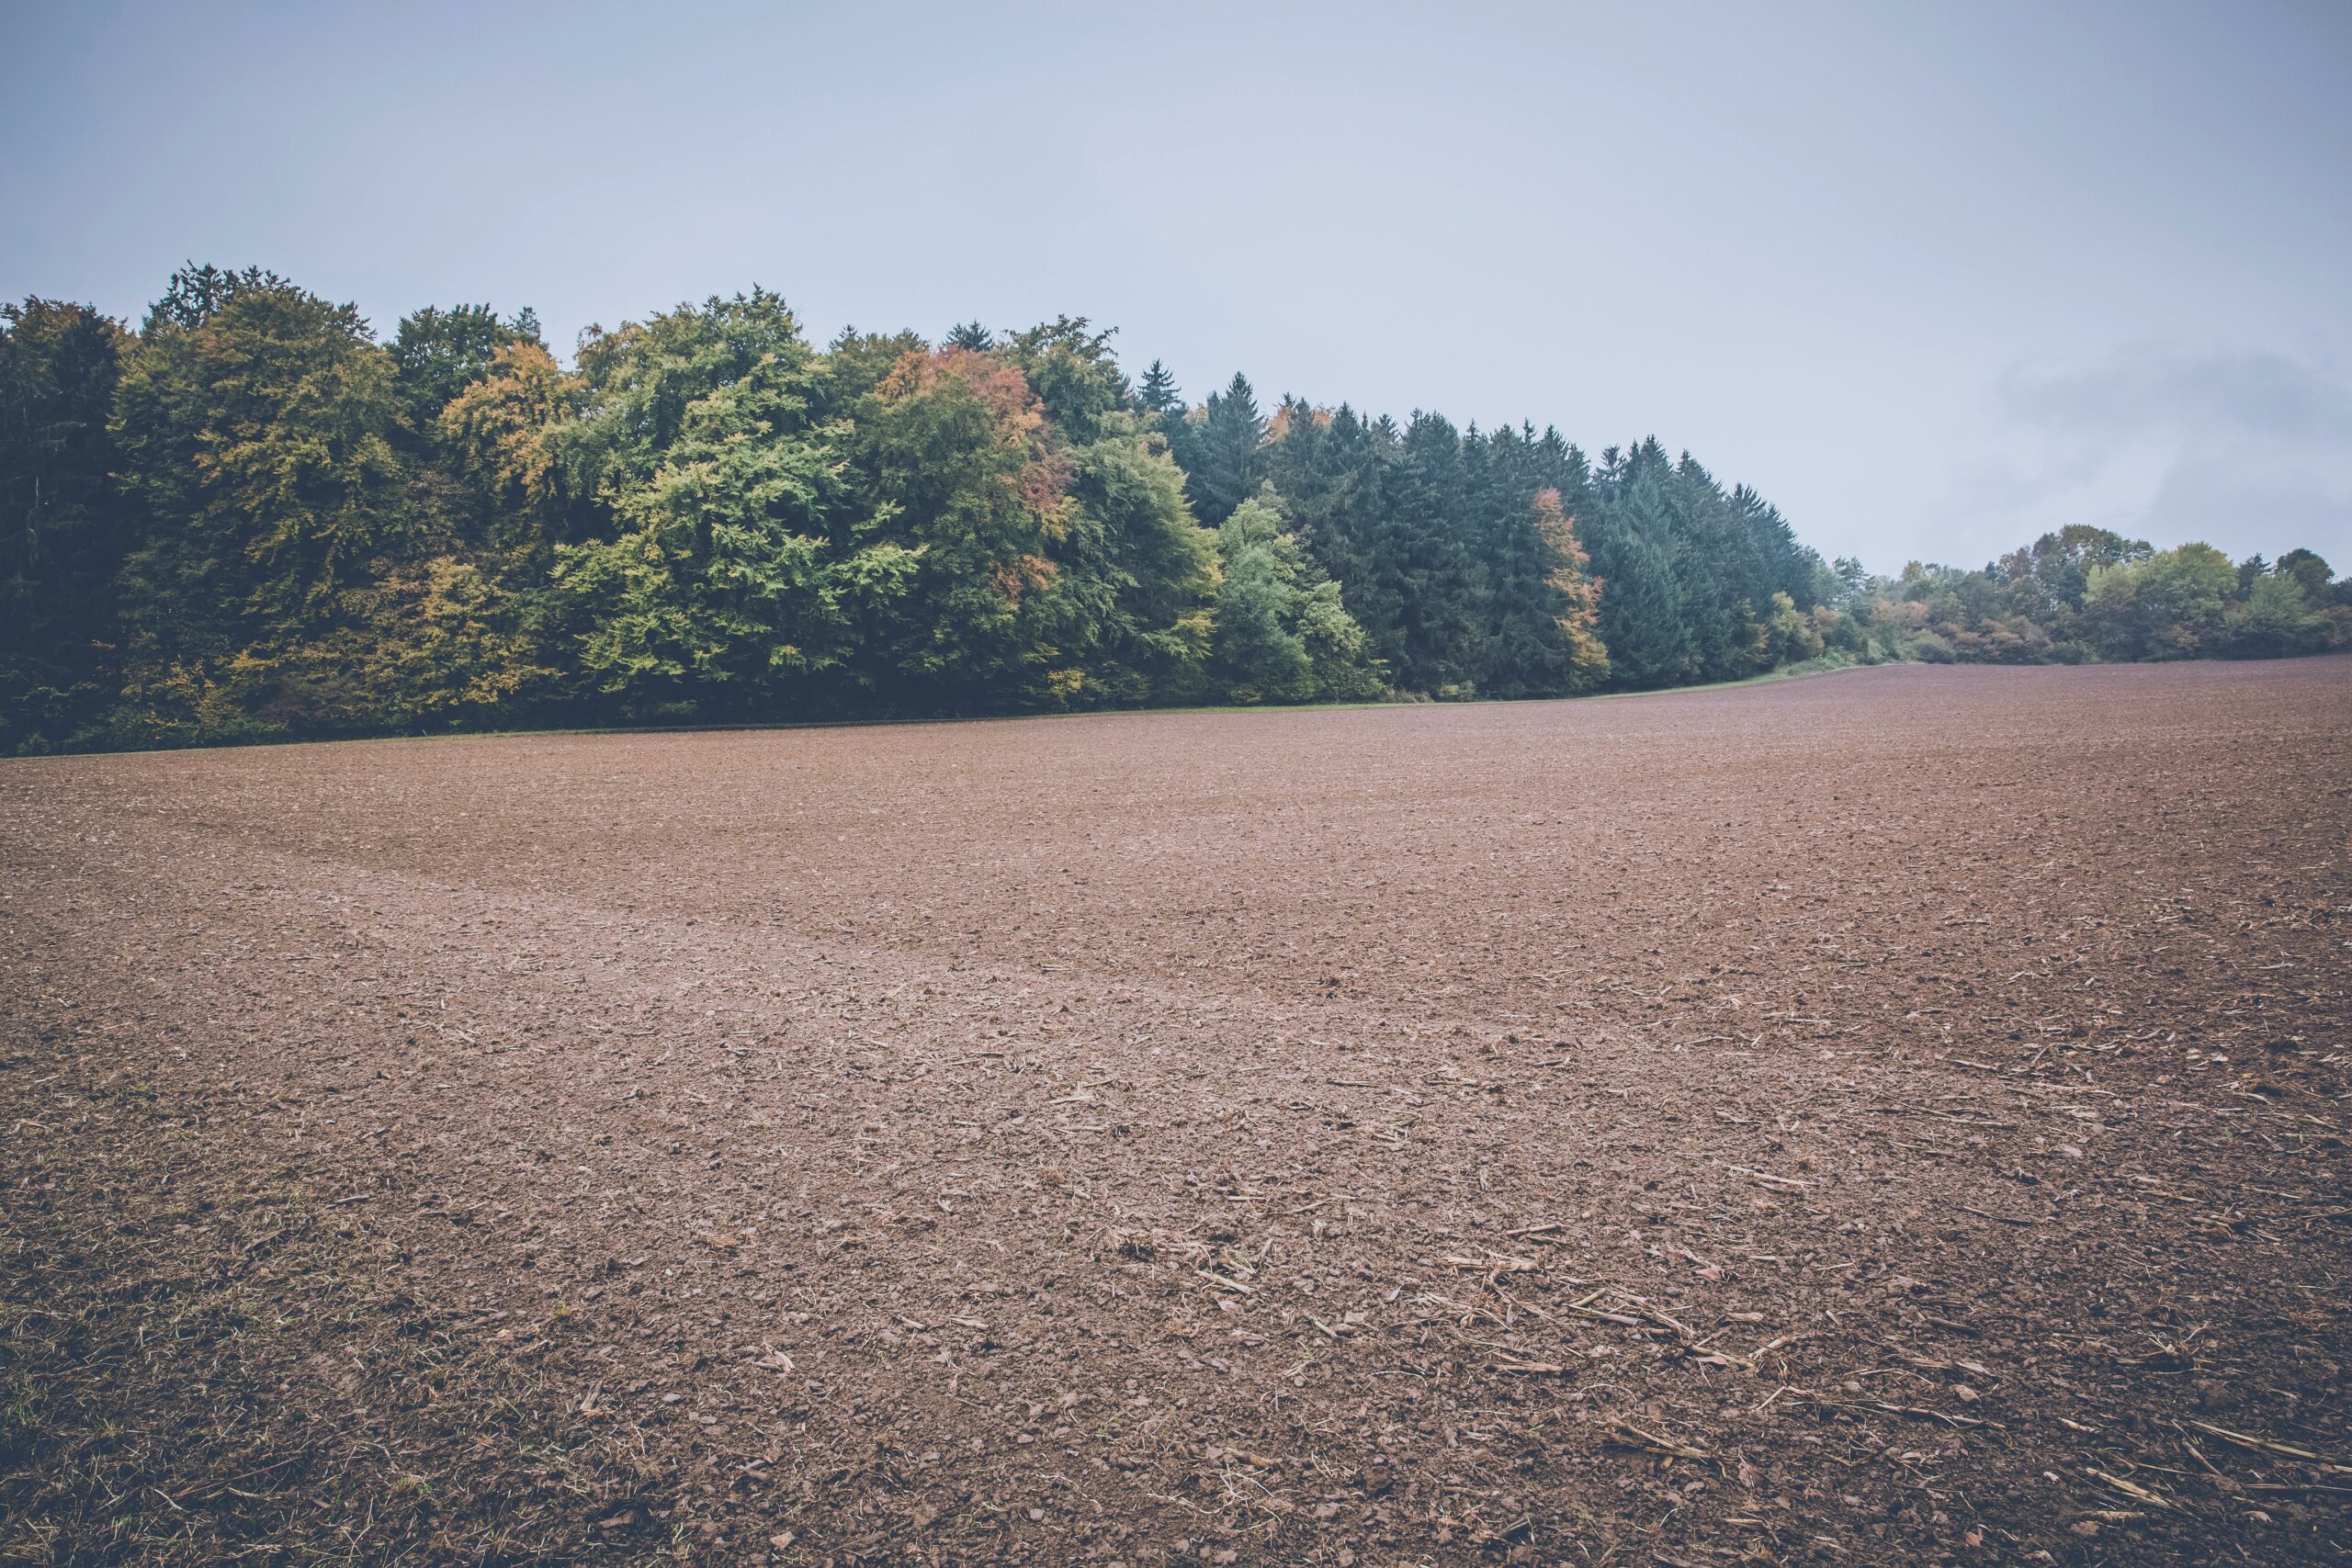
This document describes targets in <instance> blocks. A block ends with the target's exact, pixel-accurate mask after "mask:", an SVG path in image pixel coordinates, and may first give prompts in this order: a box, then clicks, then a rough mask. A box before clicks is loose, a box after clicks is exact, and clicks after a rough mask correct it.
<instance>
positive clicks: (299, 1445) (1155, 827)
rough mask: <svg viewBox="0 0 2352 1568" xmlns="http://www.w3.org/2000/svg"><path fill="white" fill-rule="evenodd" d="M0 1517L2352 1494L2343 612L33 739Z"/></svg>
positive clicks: (1614, 1508)
mask: <svg viewBox="0 0 2352 1568" xmlns="http://www.w3.org/2000/svg"><path fill="white" fill-rule="evenodd" d="M0 835H4V836H0V894H5V902H0V919H4V920H5V923H0V1128H6V1135H5V1137H0V1182H5V1213H0V1232H4V1234H0V1249H5V1250H0V1258H5V1259H6V1264H5V1267H0V1306H4V1307H5V1313H6V1316H5V1320H4V1321H0V1376H5V1379H6V1386H5V1388H0V1406H5V1408H0V1472H5V1475H0V1556H6V1557H8V1558H10V1559H11V1560H25V1561H40V1562H46V1561H58V1562H65V1561H80V1562H99V1561H128V1560H146V1561H155V1562H165V1561H170V1562H193V1561H205V1560H212V1559H219V1560H223V1561H226V1560H229V1559H232V1558H234V1559H236V1560H237V1561H241V1562H272V1561H277V1562H306V1561H313V1560H319V1559H327V1560H344V1559H349V1560H356V1561H364V1562H386V1561H391V1560H395V1559H398V1560H401V1561H404V1562H437V1561H476V1560H480V1561H497V1562H511V1561H526V1560H536V1559H546V1560H563V1561H592V1562H595V1561H614V1560H645V1559H650V1558H653V1557H657V1556H663V1557H667V1556H672V1555H674V1556H675V1557H677V1558H679V1559H684V1560H693V1561H710V1562H764V1561H768V1560H770V1559H771V1558H773V1559H775V1560H779V1561H783V1562H796V1563H797V1562H822V1561H826V1560H831V1561H832V1562H838V1563H847V1562H1110V1561H1114V1560H1124V1561H1125V1562H1129V1563H1137V1564H1142V1563H1160V1562H1186V1563H1190V1562H1280V1563H1295V1562H1329V1563H1340V1564H1347V1563H1361V1564H1364V1565H1366V1568H1374V1565H1385V1564H1392V1563H1405V1562H1573V1563H1587V1564H1597V1563H1603V1562H1617V1563H1639V1564H1648V1563H1653V1562H1656V1563H1668V1564H1678V1563H1679V1564H1699V1563H1723V1562H1816V1561H1817V1562H1836V1563H1846V1564H1858V1563H1897V1562H1962V1563H1966V1562H1987V1563H1990V1562H2002V1563H2008V1562H2056V1563H2067V1564H2075V1563H2083V1564H2087V1563H2095V1562H2109V1563H2127V1562H2301V1561H2312V1562H2339V1561H2342V1559H2343V1558H2344V1556H2345V1555H2346V1551H2347V1550H2348V1549H2352V1508H2347V1506H2346V1505H2347V1504H2352V1469H2347V1468H2346V1466H2347V1465H2352V1430H2347V1427H2352V1410H2347V1408H2346V1400H2345V1395H2346V1359H2347V1356H2352V1319H2347V1316H2346V1314H2347V1311H2352V1308H2348V1307H2347V1303H2346V1243H2347V1241H2352V1226H2347V1223H2346V1222H2347V1220H2352V1207H2347V1202H2352V1197H2348V1196H2347V1187H2346V1179H2345V1171H2346V1145H2345V1136H2346V1105H2345V1097H2346V1091H2347V1083H2346V1074H2347V1062H2346V1044H2347V1041H2346V1022H2347V1019H2352V996H2348V995H2347V992H2348V991H2352V954H2347V946H2352V660H2306V661H2301V662H2294V663H2286V664H2278V665H2267V666H2235V665H2217V664H2208V665H2193V666H2177V667H2169V668H2104V669H2088V670H2030V671H1996V670H1985V669H1956V670H1928V669H1921V668H1905V669H1888V670H1879V671H1862V672H1857V673H1852V674H1848V675H1841V676H1838V677H1835V678H1828V679H1822V680H1815V681H1805V682H1786V683H1781V684H1776V685H1765V686H1759V687H1752V688H1747V689H1737V690H1727V691H1719V692H1704V693H1691V694H1670V695H1662V696H1657V697H1646V698H1640V699H1634V700H1623V701H1608V702H1583V703H1565V704H1530V705H1493V706H1469V707H1423V708H1392V709H1379V710H1372V711H1358V712H1287V713H1272V714H1241V715H1162V716H1103V717H1092V718H1080V719H1060V720H1036V721H1014V722H1001V723H981V724H966V725H934V726H919V727H906V728H864V729H841V730H804V731H786V732H764V733H734V734H716V735H711V734H705V735H634V736H562V737H529V738H501V739H452V740H435V741H423V742H384V743H368V744H355V745H339V746H306V747H288V748H282V749H276V750H245V751H216V752H209V753H196V754H171V755H147V756H131V757H100V758H83V759H69V760H56V761H34V762H18V763H11V764H6V765H5V766H0Z"/></svg>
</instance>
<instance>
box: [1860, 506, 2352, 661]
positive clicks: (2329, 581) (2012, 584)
mask: <svg viewBox="0 0 2352 1568" xmlns="http://www.w3.org/2000/svg"><path fill="white" fill-rule="evenodd" d="M1833 570H1834V572H1835V573H1836V575H1837V577H1838V589H1837V590H1836V592H1834V593H1832V594H1831V595H1830V602H1831V603H1832V604H1834V605H1836V606H1837V607H1838V609H1839V610H1840V611H1841V613H1842V614H1843V615H1844V616H1845V618H1846V621H1847V623H1848V625H1849V626H1850V628H1851V633H1850V634H1849V642H1850V643H1851V645H1852V646H1853V647H1854V649H1855V650H1856V651H1857V652H1858V653H1859V654H1860V656H1861V657H1863V658H1865V659H1871V660H1880V659H1912V660H1924V661H1926V662H1929V663H1947V664H1948V663H1988V664H2084V663H2090V662H2093V661H2096V660H2165V659H2279V658H2285V657H2287V656H2290V655H2292V654H2300V653H2321V652H2326V651H2329V650H2332V649H2343V648H2347V647H2352V580H2346V581H2337V580H2336V577H2335V572H2334V570H2332V569H2331V568H2330V567H2329V566H2328V564H2327V562H2326V561H2325V560H2324V559H2323V558H2320V557H2319V556H2318V555H2316V554H2314V553H2313V552H2312V551H2310V550H2307V549H2296V550H2290V551H2288V552H2287V553H2286V554H2284V555H2282V556H2280V557H2279V558H2278V559H2277V560H2275V561H2271V560H2266V559H2264V558H2262V557H2261V556H2259V555H2255V556H2249V557H2248V558H2245V560H2242V561H2234V562H2233V561H2232V560H2231V559H2230V558H2229V557H2227V556H2225V555H2223V554H2222V552H2221V551H2219V550H2217V549H2215V548H2213V547H2212V546H2211V545H2206V544H2194V543H2192V544H2186V545H2182V546H2179V547H2177V548H2174V549H2169V550H2159V549H2156V548H2154V547H2152V546H2151V545H2150V544H2149V543H2148V541H2146V540H2145V539H2131V538H2126V537H2124V536H2122V535H2120V534H2117V533H2112V532H2110V531H2109V530H2108V529H2105V528H2094V527H2091V526H2088V525H2080V524H2078V525H2073V526H2070V527H2066V528H2063V529H2060V530H2059V531H2057V532H2056V533H2052V534H2044V535H2043V536H2041V538H2039V539H2037V540H2035V541H2034V542H2033V543H2032V544H2030V545H2028V546H2026V547H2023V548H2021V549H2017V550H2012V551H2010V552H2009V553H2008V554H2007V555H2005V556H2003V557H2001V558H1999V559H1998V560H1996V561H1993V562H1991V563H1989V564H1987V565H1985V566H1983V567H1980V568H1977V569H1975V570H1961V569H1959V568H1957V567H1947V566H1927V565H1922V564H1921V563H1919V562H1917V561H1914V562H1912V563H1911V564H1910V565H1908V566H1906V567H1905V568H1904V569H1903V572H1902V575H1901V576H1899V577H1894V578H1885V577H1873V576H1871V575H1870V574H1868V573H1866V572H1865V571H1863V570H1862V569H1861V566H1860V563H1859V562H1856V561H1852V560H1845V559H1840V560H1838V562H1836V563H1835V565H1834V567H1833Z"/></svg>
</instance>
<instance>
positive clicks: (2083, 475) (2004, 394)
mask: <svg viewBox="0 0 2352 1568" xmlns="http://www.w3.org/2000/svg"><path fill="white" fill-rule="evenodd" d="M1991 405H1992V412H1993V413H1994V415H1995V421H1994V423H1993V425H1992V426H1991V427H1990V428H1989V429H1988V430H1987V431H1986V432H1985V434H1986V435H1987V436H1988V438H1989V440H1990V445H1989V446H1988V449H1987V450H1986V451H1985V454H1984V455H1983V456H1982V457H1979V458H1977V459H1976V460H1975V461H1974V462H1973V463H1968V464H1964V465H1962V466H1960V467H1957V468H1955V470H1954V471H1953V473H1952V475H1951V491H1950V492H1949V493H1950V497H1951V506H1950V510H1949V512H1948V513H1947V517H1946V523H1947V526H1948V527H1949V528H1950V529H1951V532H1952V533H1953V535H1954V536H1955V543H1956V544H1958V543H1959V542H1961V541H1965V542H1966V544H1968V545H1970V546H1975V547H1997V546H1996V545H1995V541H1996V540H2013V539H2023V538H2027V537H2030V536H2033V535H2035V534H2038V533H2041V532H2042V531H2043V530H2045V529H2049V528H2054V527H2059V526H2062V525H2064V524H2067V523H2077V522H2079V523H2096V524H2098V525H2101V526H2104V527H2109V528H2114V529H2116V530H2118V531H2119V532H2121V533H2124V534H2128V535H2131V536H2134V537H2139V538H2145V539H2149V540H2151V541H2153V542H2154V543H2155V544H2156V545H2158V546H2159V547H2165V546H2170V545H2176V544H2179V543H2181V542H2183V541H2185V540H2188V539H2203V540H2205V541H2207V542H2208V543H2211V544H2212V545H2214V546H2216V547H2220V548H2222V549H2224V550H2227V551H2229V552H2230V553H2232V554H2234V555H2245V554H2250V553H2252V552H2255V551H2257V550H2259V551H2261V552H2263V553H2264V554H2267V555H2276V554H2278V553H2279V552H2280V551H2283V550H2286V549H2290V548H2292V547H2295V546H2297V545H2305V546H2310V547H2312V548H2315V549H2318V550H2319V551H2320V552H2321V553H2322V554H2324V555H2330V556H2331V557H2332V556H2335V555H2338V554H2343V553H2346V551H2347V549H2352V375H2347V374H2346V370H2345V368H2344V367H2340V366H2338V365H2336V364H2335V363H2332V362H2323V361H2319V360H2314V359H2310V358H2299V357H2296V356H2294V355H2286V354H2280V353H2276V352H2271V351H2268V350H2262V349H2232V350H2221V351H2198V350H2190V349H2187V348H2183V347H2180V346H2178V345H2177V344H2135V345H2132V346H2130V347H2126V348H2121V349H2118V350H2117V351H2115V352H2114V353H2112V354H2109V355H2106V356H2105V357H2103V358H2099V359H2096V360H2092V361H2088V362H2085V363H2080V364H2076V365H2071V366H2067V365H2058V366H2052V365H2047V364H2042V365H2035V364H2019V365H2017V366H2014V367H2011V368H2010V369H2009V370H2008V371H2007V372H2006V373H2004V374H2003V375H2001V376H2000V377H1998V378H1996V381H1995V383H1994V386H1993V388H1992V400H1991Z"/></svg>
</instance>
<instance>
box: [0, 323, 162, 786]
mask: <svg viewBox="0 0 2352 1568" xmlns="http://www.w3.org/2000/svg"><path fill="white" fill-rule="evenodd" d="M131 344H132V340H131V337H130V334H129V333H126V332H124V331H123V329H122V326H121V324H120V323H119V322H118V321H113V320H111V319H109V318H107V317H105V316H102V315H99V314H98V313H97V312H96V311H95V310H90V309H89V308H88V307H86V306H82V305H68V304H63V303H60V302H58V301H56V300H51V299H27V300H26V301H25V302H24V303H23V304H22V305H7V306H0V754H5V753H7V752H11V751H38V750H49V749H51V748H53V747H56V746H59V745H62V744H63V743H65V742H67V741H68V740H70V739H72V738H73V737H74V734H75V732H77V731H78V730H80V729H81V728H84V727H85V725H86V724H87V723H89V721H90V720H91V718H92V717H93V716H94V715H95V714H96V710H97V709H98V707H99V706H100V705H102V704H103V703H104V702H105V701H106V700H107V698H108V697H110V696H111V694H112V690H111V687H112V684H113V681H114V678H115V653H116V644H117V643H118V642H119V637H120V632H119V627H118V625H117V614H116V611H117V606H116V598H115V573H116V571H117V570H118V569H119V567H120V565H121V563H122V559H123V557H124V555H125V554H126V553H127V552H128V551H129V550H130V547H131V546H132V544H133V542H134V536H133V533H132V518H131V515H130V512H129V510H128V509H127V508H126V507H125V506H124V505H123V504H122V502H121V501H120V499H119V497H118V496H117V495H116V494H115V492H114V489H113V486H112V485H111V484H110V483H109V481H108V479H107V474H108V470H109V469H111V468H113V466H114V463H115V452H114V446H113V442H112V440H111V439H110V438H109V436H108V435H107V415H108V413H109V412H110V411H111V410H112V408H113V406H114V397H115V387H116V383H117V382H118V381H119V379H120V378H121V375H122V363H123V359H124V356H125V355H128V354H129V353H130V348H131Z"/></svg>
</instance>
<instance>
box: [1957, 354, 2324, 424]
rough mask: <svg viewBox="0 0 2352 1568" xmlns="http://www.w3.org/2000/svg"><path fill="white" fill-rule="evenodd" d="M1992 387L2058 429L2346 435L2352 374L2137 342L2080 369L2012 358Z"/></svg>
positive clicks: (2280, 358) (2018, 410)
mask: <svg viewBox="0 0 2352 1568" xmlns="http://www.w3.org/2000/svg"><path fill="white" fill-rule="evenodd" d="M1995 395H1996V399H1997V400H1998V402H1999V404H2000V407H2001V410H2002V412H2003V413H2004V414H2006V415H2007V417H2008V418H2009V419H2011V420H2013V421H2015V422H2018V423H2024V424H2030V425H2037V426H2040V427H2041V428H2043V429H2045V430H2049V431H2052V433H2058V434H2077V435H2084V436H2125V437H2148V436H2156V435H2170V436H2184V435H2186V436H2203V437H2208V438H2211V437H2217V436H2222V435H2244V436H2253V437H2256V438H2258V439H2265V440H2270V441H2278V442H2305V441H2312V442H2319V443H2323V444H2326V445H2331V446H2333V445H2336V444H2352V382H2347V381H2346V379H2345V378H2344V377H2343V376H2342V375H2341V374H2340V373H2335V372H2332V371H2331V370H2330V369H2328V368H2325V367H2320V366H2316V365H2312V364H2307V363H2305V362H2303V361H2301V360H2298V359H2292V358H2290V357H2288V356H2287V355H2281V354H2272V353H2267V352H2263V351H2258V350H2257V351H2239V352H2225V353H2192V352H2188V351H2186V350H2183V349H2180V348H2177V347H2174V346H2171V345H2168V344H2137V345H2134V346H2132V347H2130V348H2125V349H2122V350H2120V351H2119V352H2117V353H2116V354H2114V355H2110V356H2109V358H2108V359H2107V360H2105V361H2104V362H2103V363H2100V364H2097V365H2093V366H2090V367H2084V368H2078V369H2061V370H2052V369H2046V368H2039V367H2027V366H2018V367H2013V368H2012V369H2010V370H2009V371H2008V373H2007V374H2006V375H2005V376H2003V377H2002V378H2001V379H2000V381H1999V383H1998V384H1997V385H1996V389H1995Z"/></svg>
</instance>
